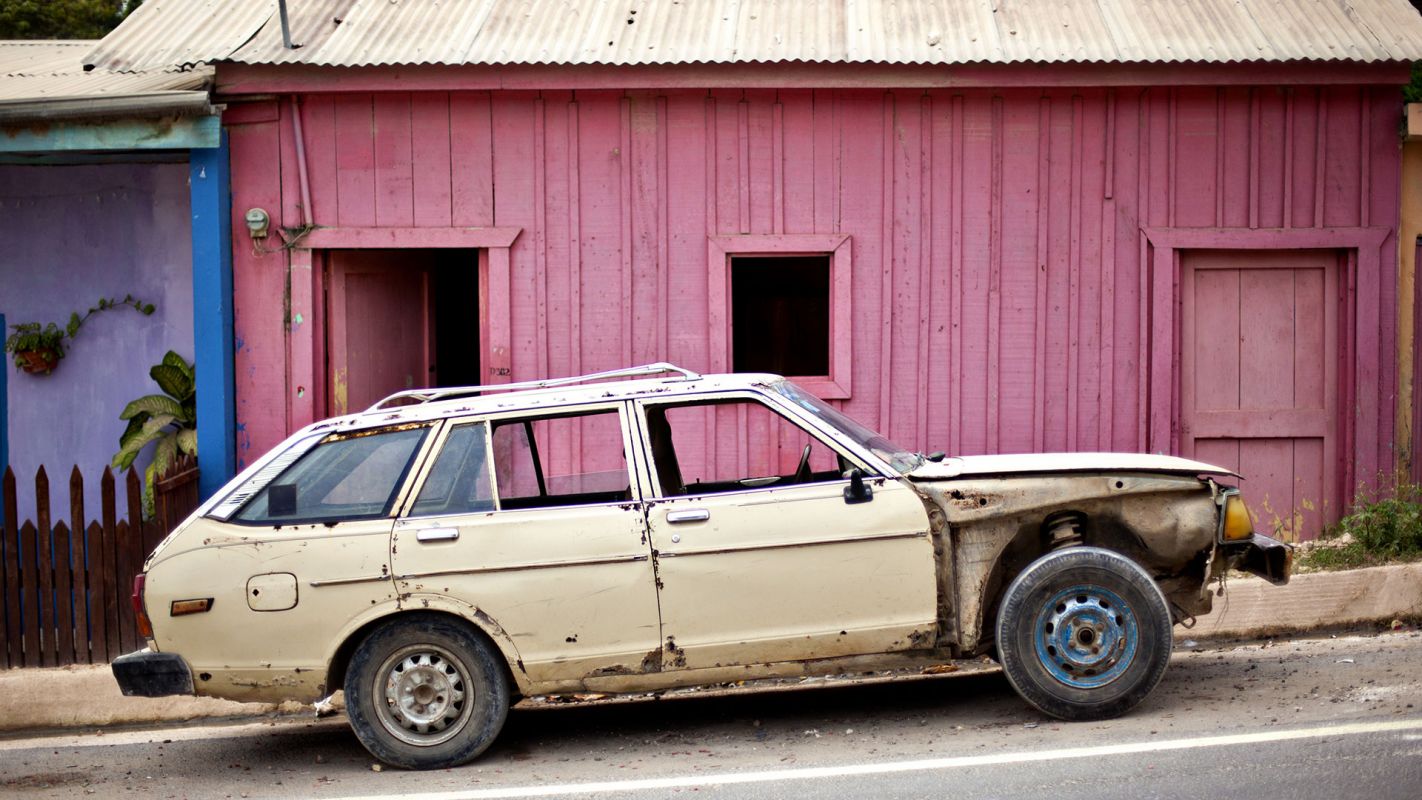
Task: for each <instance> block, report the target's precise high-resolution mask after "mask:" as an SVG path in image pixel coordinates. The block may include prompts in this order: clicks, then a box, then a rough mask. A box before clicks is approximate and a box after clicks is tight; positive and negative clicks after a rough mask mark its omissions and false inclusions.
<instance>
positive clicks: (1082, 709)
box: [997, 547, 1173, 720]
mask: <svg viewBox="0 0 1422 800" xmlns="http://www.w3.org/2000/svg"><path fill="white" fill-rule="evenodd" d="M1172 627H1173V623H1172V621H1171V617H1170V607H1169V606H1168V605H1166V602H1165V596H1164V595H1162V594H1161V592H1160V587H1158V586H1156V584H1155V581H1154V580H1152V579H1151V577H1150V575H1149V574H1147V573H1146V571H1145V570H1144V569H1141V567H1140V566H1139V565H1137V564H1136V563H1135V562H1134V561H1131V560H1130V559H1128V558H1126V557H1125V556H1122V555H1120V554H1118V553H1113V552H1111V551H1110V550H1102V549H1100V548H1097V547H1069V548H1066V549H1063V550H1056V551H1053V552H1051V553H1048V554H1047V555H1045V556H1042V557H1041V558H1039V559H1037V560H1036V561H1034V562H1032V564H1031V565H1029V566H1028V567H1027V569H1025V570H1023V571H1022V573H1021V574H1020V575H1018V576H1017V578H1016V579H1015V580H1013V581H1012V584H1011V585H1010V586H1008V587H1007V593H1006V594H1005V595H1004V596H1003V598H1002V605H1001V607H1000V608H999V609H998V614H997V653H998V661H999V662H1000V663H1001V664H1002V669H1003V672H1005V673H1006V674H1007V680H1008V681H1009V682H1010V683H1011V684H1012V688H1014V689H1016V690H1017V693H1018V694H1020V695H1022V698H1023V699H1025V700H1026V701H1027V702H1029V703H1031V704H1032V705H1033V706H1036V707H1037V709H1039V710H1040V711H1042V712H1043V713H1046V714H1049V715H1051V716H1053V717H1057V718H1060V719H1065V720H1092V719H1109V718H1111V717H1117V716H1120V715H1121V714H1124V713H1126V712H1127V711H1130V710H1131V709H1132V708H1134V707H1135V706H1136V705H1137V704H1138V703H1140V702H1141V701H1142V700H1144V699H1145V697H1146V695H1148V694H1150V693H1151V690H1153V689H1154V688H1155V687H1156V684H1158V683H1160V679H1161V678H1162V677H1163V676H1164V675H1165V668H1166V667H1168V666H1169V665H1170V649H1171V645H1172V633H1171V629H1172Z"/></svg>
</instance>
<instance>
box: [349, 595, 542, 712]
mask: <svg viewBox="0 0 1422 800" xmlns="http://www.w3.org/2000/svg"><path fill="white" fill-rule="evenodd" d="M426 600H428V601H429V602H428V603H425V602H424V601H426ZM438 600H440V601H442V602H436V599H432V598H420V599H417V600H416V601H415V603H414V605H415V606H416V607H414V608H411V607H410V606H411V603H410V601H409V599H408V598H406V599H405V600H404V602H401V603H398V604H391V605H389V606H386V607H385V608H383V609H381V610H380V611H381V613H376V614H371V615H367V616H366V617H364V618H362V619H360V620H357V621H355V622H354V623H353V624H352V626H351V627H350V628H349V629H348V630H347V631H346V632H345V633H344V635H343V636H342V637H341V641H340V644H339V645H337V646H336V649H335V650H334V651H333V652H332V654H331V657H330V658H329V659H328V660H327V666H326V691H327V692H328V693H330V692H334V691H335V690H336V689H339V688H341V687H343V686H345V681H346V672H347V670H348V669H349V667H350V663H351V656H352V655H354V653H355V650H356V648H357V647H359V646H360V643H361V642H362V641H364V640H365V639H366V637H368V636H369V635H370V634H371V633H372V632H373V631H375V630H376V629H377V628H380V627H383V626H384V625H387V624H389V623H391V622H396V621H403V620H416V619H420V618H426V619H428V618H431V617H434V618H442V619H447V620H451V621H453V622H455V623H456V624H458V625H461V626H463V627H465V628H467V629H469V630H470V631H471V632H473V633H474V634H475V635H476V636H479V637H481V638H483V639H485V640H486V642H487V643H488V644H489V645H491V646H492V647H493V648H494V650H495V651H496V652H498V653H499V654H500V656H502V658H501V659H500V661H501V662H502V663H503V665H504V671H505V677H506V678H508V681H509V686H510V687H512V689H513V691H514V692H515V693H516V694H523V693H524V691H525V689H526V687H527V685H528V676H527V675H526V674H525V672H524V669H523V660H522V659H521V658H520V657H519V654H518V649H517V648H516V647H515V646H514V643H513V640H512V639H511V638H510V637H509V635H508V634H507V633H506V632H505V631H504V629H503V627H502V626H500V625H499V624H498V623H497V622H495V621H494V619H493V618H492V617H490V616H489V615H488V614H485V613H484V612H483V611H481V610H479V609H478V608H475V607H473V606H466V605H464V604H462V603H454V602H452V601H450V600H448V599H447V598H438Z"/></svg>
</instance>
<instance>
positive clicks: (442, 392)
mask: <svg viewBox="0 0 1422 800" xmlns="http://www.w3.org/2000/svg"><path fill="white" fill-rule="evenodd" d="M664 372H675V373H677V374H678V375H680V377H678V378H671V379H670V380H680V381H694V380H699V379H700V378H701V375H700V373H696V372H692V371H691V370H689V369H686V368H685V367H678V366H677V365H675V364H668V363H667V362H665V361H658V362H657V363H655V364H643V365H641V366H640V367H627V368H625V369H613V370H607V371H606V372H592V373H588V374H587V375H577V376H573V377H569V378H546V379H544V380H541V381H522V382H519V383H490V384H485V385H483V386H447V387H444V388H440V389H409V390H406V391H403V392H396V393H395V394H392V395H390V396H389V397H386V398H384V399H382V400H381V401H380V402H378V403H376V404H375V405H373V406H371V407H370V408H367V409H366V410H365V413H367V414H368V413H370V412H372V411H380V410H381V409H383V408H386V407H387V406H388V405H389V404H390V403H392V402H394V401H396V400H410V401H413V402H409V403H403V404H402V406H405V405H419V404H421V403H432V402H435V401H436V400H452V399H454V398H458V397H474V396H478V395H481V394H484V393H485V392H507V391H513V390H518V389H546V388H549V387H552V386H570V385H572V384H576V383H590V382H593V381H605V380H612V379H613V378H635V377H639V376H643V375H660V374H662V373H664Z"/></svg>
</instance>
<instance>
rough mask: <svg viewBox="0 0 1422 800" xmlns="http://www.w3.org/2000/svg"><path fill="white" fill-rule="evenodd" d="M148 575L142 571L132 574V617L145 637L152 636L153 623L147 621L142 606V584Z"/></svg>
mask: <svg viewBox="0 0 1422 800" xmlns="http://www.w3.org/2000/svg"><path fill="white" fill-rule="evenodd" d="M147 577H148V576H147V575H145V574H143V573H142V572H140V573H138V574H137V575H134V576H133V596H132V597H130V598H129V599H130V600H132V601H133V618H134V619H135V620H137V621H138V633H139V635H140V636H142V637H143V638H145V639H150V638H152V637H153V623H152V622H149V621H148V611H147V610H146V609H144V607H143V584H144V579H145V578H147Z"/></svg>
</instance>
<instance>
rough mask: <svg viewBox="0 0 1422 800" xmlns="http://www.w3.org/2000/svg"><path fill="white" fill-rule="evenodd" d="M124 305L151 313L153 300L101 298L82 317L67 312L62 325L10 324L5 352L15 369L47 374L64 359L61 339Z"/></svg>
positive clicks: (126, 296)
mask: <svg viewBox="0 0 1422 800" xmlns="http://www.w3.org/2000/svg"><path fill="white" fill-rule="evenodd" d="M124 306H127V307H129V308H132V309H133V310H135V311H137V312H138V313H140V314H142V315H144V316H148V315H149V314H152V313H153V310H154V306H153V304H152V303H145V302H143V301H142V300H137V299H135V298H134V296H133V295H131V294H126V295H124V296H123V299H122V300H112V299H110V298H107V297H100V298H99V302H98V304H97V305H95V306H94V307H92V308H90V309H89V310H88V311H86V312H84V316H82V317H81V316H79V312H77V311H75V312H72V313H70V315H69V322H68V323H67V324H66V325H65V326H64V327H63V328H61V327H59V326H58V325H57V324H55V323H53V322H51V323H48V324H41V323H39V322H19V323H16V324H14V325H11V326H10V330H11V331H13V333H11V334H10V335H9V336H8V337H6V339H5V352H7V353H9V354H11V356H12V357H13V359H14V361H15V367H16V369H22V370H24V371H25V372H28V373H29V374H31V375H39V374H44V375H48V374H49V373H50V372H52V371H53V370H54V368H55V367H56V366H58V364H59V361H60V359H62V358H64V347H65V345H64V340H65V339H73V338H74V337H75V335H77V334H78V333H79V329H80V328H81V327H83V325H84V323H85V322H86V321H88V319H89V317H90V316H92V315H94V314H96V313H98V312H100V311H112V310H114V309H116V308H122V307H124Z"/></svg>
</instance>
